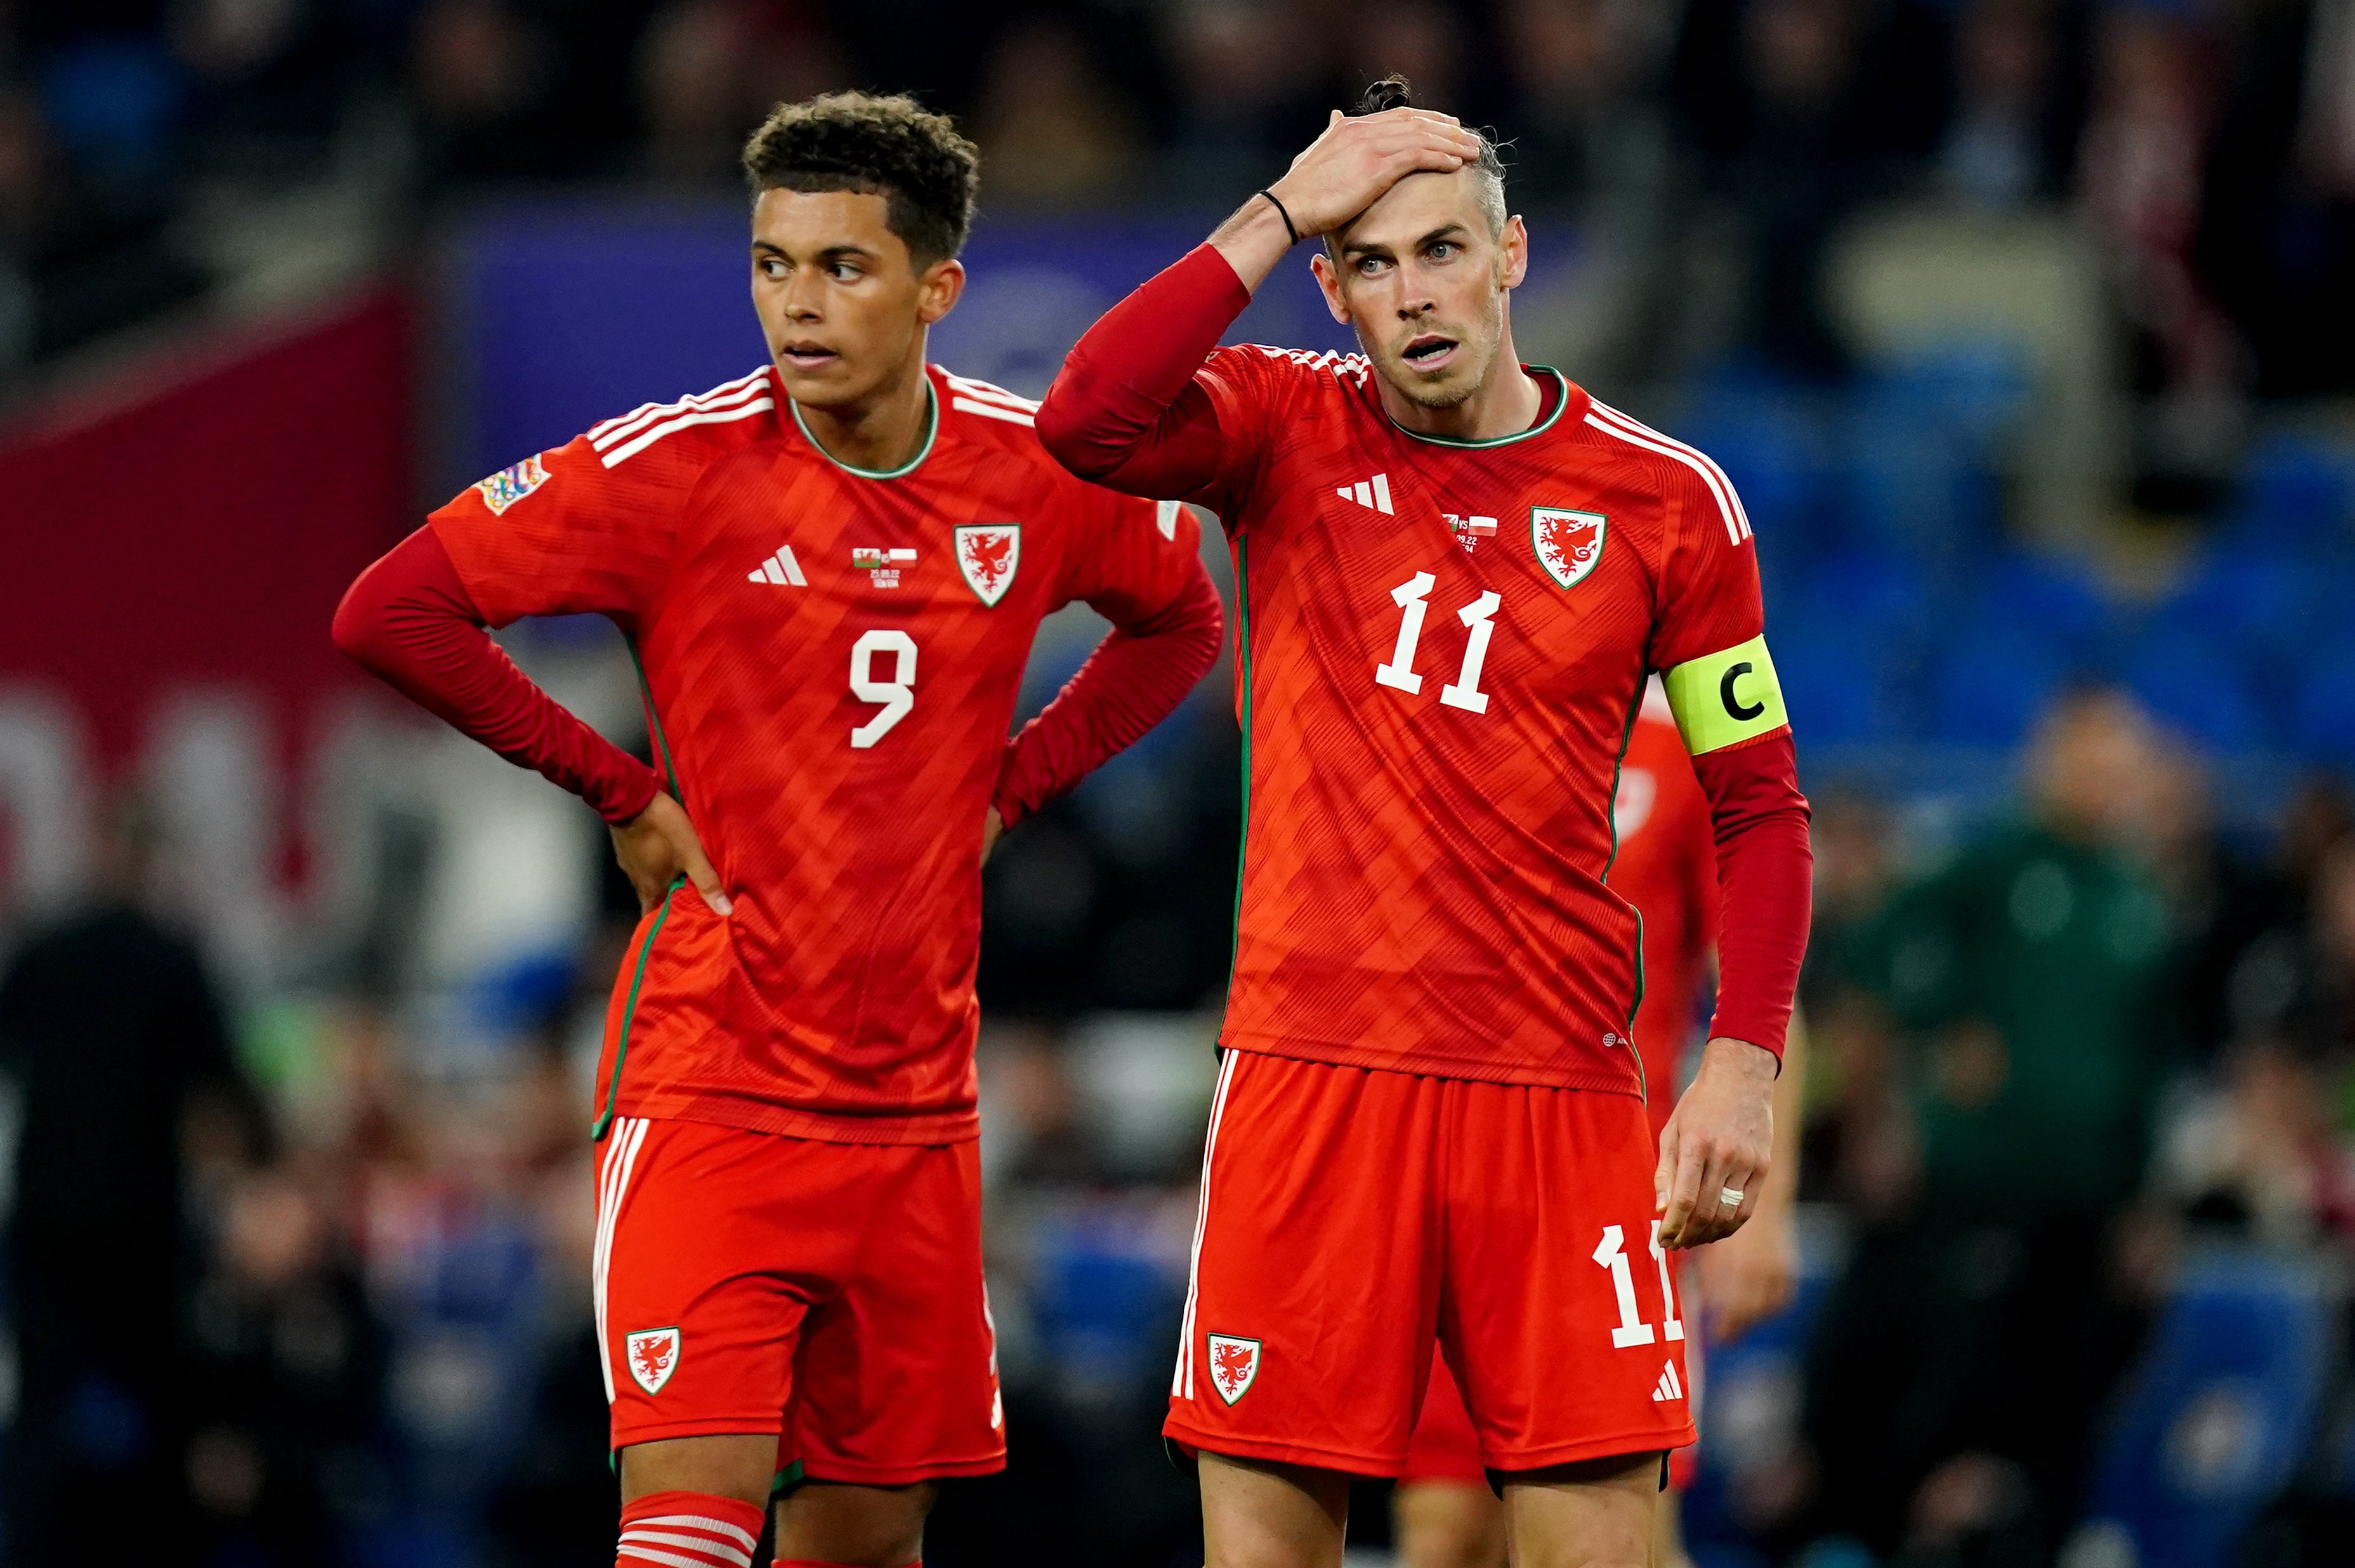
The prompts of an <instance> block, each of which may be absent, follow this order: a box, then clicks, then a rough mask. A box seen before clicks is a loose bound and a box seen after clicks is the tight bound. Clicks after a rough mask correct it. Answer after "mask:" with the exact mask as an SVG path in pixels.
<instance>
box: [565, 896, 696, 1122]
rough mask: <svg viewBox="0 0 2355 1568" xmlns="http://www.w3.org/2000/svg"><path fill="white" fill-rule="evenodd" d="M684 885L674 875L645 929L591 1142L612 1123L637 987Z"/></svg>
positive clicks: (634, 1015) (635, 1008) (634, 1016)
mask: <svg viewBox="0 0 2355 1568" xmlns="http://www.w3.org/2000/svg"><path fill="white" fill-rule="evenodd" d="M685 886H687V879H686V878H685V877H674V878H672V879H671V884H670V887H669V888H668V889H667V890H666V891H664V893H663V901H662V908H660V909H658V910H656V911H655V923H654V929H653V930H651V931H649V932H647V933H646V939H645V942H644V943H643V944H640V946H639V948H638V968H637V972H636V973H635V974H634V975H632V976H630V999H629V1000H628V1001H626V1002H624V1003H623V1004H622V1037H621V1039H619V1040H615V1041H614V1042H613V1080H612V1082H610V1083H607V1084H606V1085H605V1109H604V1112H603V1113H602V1115H599V1116H598V1118H597V1121H596V1125H593V1126H591V1128H590V1129H589V1141H590V1142H591V1143H598V1142H601V1141H602V1139H603V1138H604V1136H605V1134H606V1132H607V1130H608V1129H610V1128H611V1127H612V1126H613V1103H614V1101H615V1100H616V1099H617V1098H618V1097H619V1096H620V1094H621V1093H622V1063H623V1062H624V1061H628V1060H629V1055H630V1026H631V1025H632V1024H634V1023H635V1022H637V1021H638V987H641V986H643V985H645V983H646V960H647V959H649V958H651V957H653V956H654V955H655V938H656V937H657V936H660V935H661V934H662V928H663V923H664V922H665V921H666V920H668V919H669V918H670V897H671V894H672V893H675V892H677V891H678V890H679V889H681V888H683V887H685Z"/></svg>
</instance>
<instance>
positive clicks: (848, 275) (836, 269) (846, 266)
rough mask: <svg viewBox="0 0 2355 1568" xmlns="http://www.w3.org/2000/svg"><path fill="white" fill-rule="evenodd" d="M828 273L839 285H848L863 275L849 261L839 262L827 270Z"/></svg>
mask: <svg viewBox="0 0 2355 1568" xmlns="http://www.w3.org/2000/svg"><path fill="white" fill-rule="evenodd" d="M826 272H827V275H828V276H830V277H832V278H833V279H834V281H835V282H836V283H849V282H850V281H851V280H852V279H854V278H858V277H859V276H861V275H862V274H861V273H860V272H859V271H858V268H857V267H854V266H852V265H851V264H850V263H849V262H847V261H837V262H836V263H835V264H834V265H833V266H831V267H828V268H827V269H826Z"/></svg>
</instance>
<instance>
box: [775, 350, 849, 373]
mask: <svg viewBox="0 0 2355 1568" xmlns="http://www.w3.org/2000/svg"><path fill="white" fill-rule="evenodd" d="M841 357H842V356H841V355H839V354H837V353H836V352H835V351H834V350H833V349H831V348H827V347H824V346H822V345H820V344H815V343H788V344H786V345H785V346H784V347H783V348H780V349H778V350H777V363H779V364H780V365H787V366H791V367H792V368H794V369H796V370H823V369H825V368H826V367H827V366H829V365H831V364H833V363H834V362H835V361H837V359H840V358H841Z"/></svg>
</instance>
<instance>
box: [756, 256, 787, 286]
mask: <svg viewBox="0 0 2355 1568" xmlns="http://www.w3.org/2000/svg"><path fill="white" fill-rule="evenodd" d="M761 275H762V277H764V278H767V279H769V280H770V281H771V282H774V281H775V280H777V279H779V278H782V277H783V276H784V275H785V263H784V262H783V261H782V260H780V259H779V258H777V257H775V256H763V257H762V258H761Z"/></svg>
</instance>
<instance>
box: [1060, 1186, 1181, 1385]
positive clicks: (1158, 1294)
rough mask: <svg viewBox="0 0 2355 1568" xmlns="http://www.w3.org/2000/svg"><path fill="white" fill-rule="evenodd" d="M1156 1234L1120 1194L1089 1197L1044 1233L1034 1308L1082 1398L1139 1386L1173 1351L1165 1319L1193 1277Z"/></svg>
mask: <svg viewBox="0 0 2355 1568" xmlns="http://www.w3.org/2000/svg"><path fill="white" fill-rule="evenodd" d="M1154 1240H1155V1238H1154V1236H1153V1234H1152V1232H1151V1228H1150V1226H1149V1225H1148V1224H1146V1223H1145V1222H1143V1221H1142V1220H1141V1219H1140V1217H1139V1215H1138V1214H1137V1213H1136V1212H1135V1211H1134V1210H1132V1209H1130V1208H1128V1207H1125V1206H1124V1205H1122V1204H1121V1203H1119V1202H1118V1201H1116V1200H1114V1201H1104V1202H1100V1203H1083V1204H1082V1205H1080V1206H1079V1207H1077V1208H1075V1209H1073V1210H1071V1211H1069V1212H1067V1213H1065V1214H1063V1215H1061V1216H1060V1217H1059V1218H1058V1219H1057V1220H1055V1221H1050V1222H1049V1223H1048V1224H1046V1225H1045V1226H1043V1227H1042V1228H1041V1231H1040V1233H1039V1236H1038V1238H1037V1243H1038V1250H1037V1262H1036V1264H1035V1267H1034V1270H1033V1273H1034V1284H1033V1293H1032V1296H1031V1301H1030V1306H1031V1310H1032V1312H1033V1314H1034V1315H1035V1317H1036V1318H1037V1321H1038V1324H1039V1331H1040V1333H1041V1334H1042V1335H1043V1336H1044V1337H1045V1339H1046V1341H1047V1347H1048V1351H1049V1359H1050V1360H1051V1361H1052V1362H1053V1363H1054V1365H1055V1366H1056V1367H1057V1368H1058V1369H1059V1371H1060V1374H1061V1376H1062V1377H1063V1379H1064V1381H1065V1384H1066V1392H1069V1393H1071V1395H1073V1396H1074V1397H1077V1398H1079V1399H1081V1400H1082V1401H1083V1402H1086V1401H1091V1400H1093V1401H1106V1400H1111V1399H1114V1398H1118V1397H1120V1396H1121V1395H1123V1394H1124V1393H1127V1392H1134V1390H1135V1386H1136V1384H1137V1382H1138V1381H1139V1380H1140V1379H1144V1378H1146V1377H1148V1376H1149V1373H1150V1371H1151V1369H1152V1368H1154V1367H1155V1366H1156V1365H1164V1364H1165V1363H1164V1358H1166V1357H1167V1355H1168V1354H1169V1349H1170V1346H1169V1343H1168V1339H1167V1332H1166V1326H1167V1323H1168V1322H1169V1321H1171V1320H1172V1319H1173V1318H1174V1317H1175V1315H1176V1312H1177V1307H1178V1305H1179V1304H1180V1303H1181V1302H1182V1301H1183V1299H1184V1296H1185V1285H1186V1282H1185V1280H1184V1278H1183V1277H1182V1275H1172V1274H1171V1272H1170V1268H1169V1264H1168V1260H1167V1259H1166V1258H1164V1257H1163V1256H1162V1255H1161V1254H1160V1253H1159V1252H1158V1251H1157V1250H1156V1248H1155V1246H1154V1244H1153V1243H1154Z"/></svg>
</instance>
